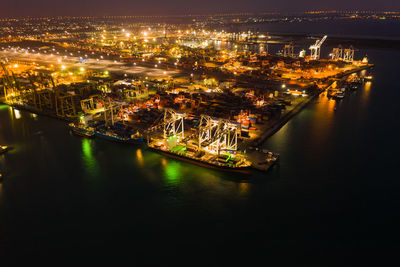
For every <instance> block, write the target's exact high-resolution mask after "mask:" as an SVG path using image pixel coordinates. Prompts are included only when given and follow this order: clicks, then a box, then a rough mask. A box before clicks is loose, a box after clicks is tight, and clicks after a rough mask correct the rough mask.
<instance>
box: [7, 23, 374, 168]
mask: <svg viewBox="0 0 400 267" xmlns="http://www.w3.org/2000/svg"><path fill="white" fill-rule="evenodd" d="M60 38H61V39H60ZM327 38H328V36H326V35H325V36H323V37H322V38H315V42H314V43H310V44H309V47H308V49H309V50H310V52H309V53H307V52H306V50H305V49H302V50H300V51H299V52H297V51H295V46H294V44H293V43H292V42H289V43H286V44H282V50H279V51H278V52H277V53H275V54H272V53H269V52H268V51H269V50H268V46H269V44H270V43H271V42H272V41H273V40H272V41H271V36H269V38H266V35H264V34H255V33H241V34H237V33H229V32H217V31H206V30H203V31H200V32H195V31H194V30H188V29H187V30H181V29H176V28H171V29H169V30H168V31H167V30H166V29H165V28H160V27H157V26H152V27H148V28H144V27H142V26H141V27H138V26H132V27H131V29H125V28H121V29H115V28H113V30H111V31H110V30H108V29H106V28H104V29H101V30H97V31H93V32H88V33H86V35H85V38H82V39H79V40H77V39H76V38H75V37H73V36H64V35H63V34H60V33H59V34H54V35H51V36H41V37H38V38H32V36H31V37H25V38H19V39H18V40H10V38H2V39H0V58H1V72H0V75H1V84H2V90H1V91H2V94H3V96H2V98H1V99H2V102H4V103H6V104H8V105H11V106H14V107H16V108H20V109H25V110H28V111H31V112H34V113H37V114H41V115H46V116H51V117H54V118H59V119H63V120H65V121H68V126H69V128H70V129H71V131H72V132H73V133H75V134H77V135H79V136H82V137H85V138H93V137H94V138H102V139H106V140H110V141H116V142H122V143H127V144H128V143H129V144H143V145H147V146H148V147H149V148H150V149H152V150H154V151H156V152H159V153H162V154H165V155H167V156H169V157H173V158H176V159H179V160H183V161H188V162H191V163H194V164H197V165H201V166H205V167H209V168H216V169H220V170H224V171H239V172H248V170H249V169H250V168H253V169H257V170H261V171H266V170H268V169H269V168H270V167H272V166H273V165H274V163H276V162H277V161H278V158H279V155H278V154H276V153H274V152H272V151H268V150H264V149H260V146H261V144H262V143H263V141H264V140H265V139H266V138H268V137H269V136H270V135H272V134H273V133H274V132H276V131H277V130H278V129H279V128H280V127H282V126H283V125H284V124H285V123H286V122H287V121H288V120H289V119H290V118H291V117H293V116H294V115H295V114H297V113H298V112H299V111H300V110H301V109H302V108H303V107H305V106H306V105H307V103H309V102H310V101H311V100H312V99H313V98H314V97H315V96H317V95H319V94H320V93H322V92H325V91H326V92H327V94H328V96H329V97H332V98H333V99H336V100H337V101H340V100H341V99H343V98H344V97H345V95H346V92H348V91H351V90H356V89H357V88H358V86H359V84H361V83H363V82H364V80H366V79H371V77H370V76H366V75H365V74H359V72H360V71H361V70H364V69H369V68H371V67H372V64H370V63H369V62H368V58H367V57H363V58H362V59H361V60H355V58H354V56H355V49H354V48H353V47H350V48H343V47H337V48H333V50H332V51H331V53H330V54H329V58H328V59H323V58H321V47H322V46H323V44H324V42H325V41H326V40H327ZM60 40H62V41H60ZM221 44H224V45H221ZM296 48H297V47H296ZM305 48H306V47H305Z"/></svg>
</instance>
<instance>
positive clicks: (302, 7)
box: [0, 0, 400, 17]
mask: <svg viewBox="0 0 400 267" xmlns="http://www.w3.org/2000/svg"><path fill="white" fill-rule="evenodd" d="M355 9H357V10H379V11H382V10H391V11H398V10H400V0H379V1H377V0H165V1H163V0H62V1H61V0H0V16H1V17H23V16H35V17H38V16H63V15H67V16H103V15H172V14H196V13H197V14H199V13H201V14H211V13H212V14H214V13H232V12H244V11H247V12H263V11H306V10H355Z"/></svg>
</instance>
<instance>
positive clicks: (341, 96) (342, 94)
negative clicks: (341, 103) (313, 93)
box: [333, 92, 344, 99]
mask: <svg viewBox="0 0 400 267" xmlns="http://www.w3.org/2000/svg"><path fill="white" fill-rule="evenodd" d="M333 97H334V98H335V99H343V98H344V92H337V93H336V94H335V95H334V96H333Z"/></svg>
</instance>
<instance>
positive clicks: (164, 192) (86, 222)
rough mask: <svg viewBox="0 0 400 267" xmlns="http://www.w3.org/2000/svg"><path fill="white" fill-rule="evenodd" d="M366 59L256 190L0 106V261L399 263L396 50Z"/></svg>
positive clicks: (289, 141)
mask: <svg viewBox="0 0 400 267" xmlns="http://www.w3.org/2000/svg"><path fill="white" fill-rule="evenodd" d="M364 52H365V53H368V55H369V56H370V59H371V61H372V62H373V63H375V64H376V67H375V69H374V70H373V73H374V80H373V81H372V82H369V83H366V84H365V86H364V87H363V88H361V89H360V90H358V91H356V92H354V93H353V94H351V95H349V96H347V97H346V98H345V99H344V100H342V101H341V102H339V103H337V102H335V101H334V100H328V98H326V96H323V95H321V96H320V97H319V98H318V99H317V100H316V101H314V102H313V103H312V104H310V105H309V106H308V107H307V108H306V109H304V110H303V111H302V112H301V113H300V114H299V115H297V116H296V117H295V118H294V119H292V120H291V121H290V122H289V123H288V124H287V125H285V126H284V127H283V128H282V129H281V130H280V131H279V132H277V133H276V134H275V135H274V136H273V137H271V138H270V139H269V140H268V141H267V142H266V143H265V147H266V148H269V149H272V150H273V151H276V152H278V153H280V154H281V160H280V164H279V165H278V166H276V167H275V168H274V169H273V170H272V171H271V172H269V173H257V172H255V173H253V175H252V176H251V177H250V180H249V181H243V180H241V179H242V178H246V177H242V175H240V174H239V175H238V174H229V173H223V172H218V171H213V170H209V169H206V168H202V167H198V166H195V165H191V164H188V163H184V162H180V161H175V160H173V159H170V158H166V157H164V156H161V155H158V154H156V153H153V152H151V151H148V150H146V148H144V147H138V146H134V145H123V144H118V143H112V142H108V141H105V140H100V139H93V140H89V139H85V138H80V137H77V136H74V135H72V134H71V133H70V132H69V131H68V129H67V126H66V123H64V122H61V121H58V120H54V119H51V118H47V117H42V116H36V115H33V114H31V113H28V112H24V111H18V110H16V109H13V108H11V107H8V106H5V105H2V106H0V144H6V145H8V146H10V147H12V150H11V151H10V152H8V153H7V154H5V155H1V157H0V172H2V173H3V174H4V175H5V178H4V181H3V182H2V183H0V218H1V220H0V238H1V239H0V240H1V243H0V249H1V252H0V254H2V253H4V254H6V255H8V256H10V255H11V256H15V259H23V258H24V257H25V256H26V255H34V256H39V257H43V258H44V259H47V258H49V257H50V256H54V255H63V257H60V258H58V263H60V262H64V261H68V260H72V259H74V260H76V259H77V258H80V259H82V262H84V261H89V262H91V263H113V264H116V263H117V262H123V261H125V262H126V261H129V262H134V261H136V260H138V259H146V260H147V263H148V264H152V263H159V264H160V263H165V262H166V261H167V260H177V259H182V258H184V257H185V256H187V255H190V256H192V258H191V261H189V263H190V264H189V265H192V264H195V263H198V262H199V261H201V260H204V259H208V258H212V257H217V258H219V261H218V262H225V261H226V260H229V261H236V259H237V260H239V259H240V260H244V263H248V262H251V261H252V260H253V259H254V257H255V256H256V255H258V256H260V255H265V258H263V259H264V260H265V263H266V262H268V261H269V259H271V257H272V255H274V256H275V257H276V256H278V257H280V259H281V260H282V261H283V262H284V261H287V260H291V261H293V262H295V263H304V264H306V265H307V264H309V263H313V262H314V261H318V262H321V261H322V262H323V263H324V264H325V265H329V263H333V262H336V261H337V260H338V258H340V257H342V256H344V257H345V258H346V260H347V261H343V262H340V261H339V263H343V264H338V265H341V266H343V265H346V264H344V263H348V260H349V258H351V259H352V260H355V261H356V262H357V260H358V259H362V260H363V261H365V262H368V261H369V259H370V257H375V256H376V257H378V256H382V257H381V258H379V259H380V260H382V261H389V262H391V263H395V262H396V259H395V258H394V255H396V254H395V252H396V251H397V249H398V248H399V244H400V243H398V240H399V237H400V231H399V227H400V218H399V214H400V179H399V175H398V173H399V171H398V166H399V163H398V162H399V156H398V151H399V148H400V146H399V132H398V129H399V126H398V123H399V115H400V114H399V113H400V112H399V108H398V104H397V102H398V101H399V99H400V86H399V83H398V79H399V70H398V67H397V66H398V65H397V64H398V62H400V52H399V51H382V50H369V51H364ZM227 248H229V250H228V251H229V252H228V253H225V252H223V251H226V249H227ZM249 252H250V254H249ZM260 252H261V253H260ZM65 253H66V254H65ZM243 255H246V256H245V257H244V259H243V257H242V256H243ZM267 255H268V256H267ZM321 255H322V256H321ZM263 257H264V256H263ZM333 259H335V260H336V261H333ZM79 262H81V261H79ZM0 264H1V263H0ZM204 265H206V266H209V265H216V262H214V261H206V264H204ZM244 265H246V264H244ZM249 265H253V264H249ZM263 265H264V264H263ZM5 266H7V265H5ZM110 266H112V264H111V265H110ZM386 266H387V265H386Z"/></svg>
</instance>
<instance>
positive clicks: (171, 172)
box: [165, 161, 181, 182]
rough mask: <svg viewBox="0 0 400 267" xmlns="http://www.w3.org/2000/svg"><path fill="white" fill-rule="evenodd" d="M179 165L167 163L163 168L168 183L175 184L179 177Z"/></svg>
mask: <svg viewBox="0 0 400 267" xmlns="http://www.w3.org/2000/svg"><path fill="white" fill-rule="evenodd" d="M180 167H181V165H180V163H179V162H177V161H168V162H167V164H166V166H165V174H166V178H167V180H168V181H170V182H177V181H178V180H179V177H180Z"/></svg>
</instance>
